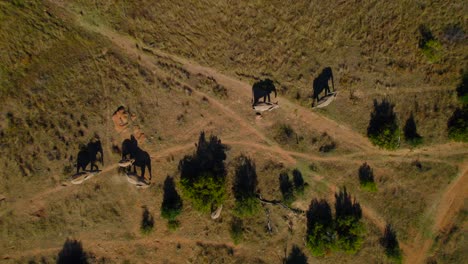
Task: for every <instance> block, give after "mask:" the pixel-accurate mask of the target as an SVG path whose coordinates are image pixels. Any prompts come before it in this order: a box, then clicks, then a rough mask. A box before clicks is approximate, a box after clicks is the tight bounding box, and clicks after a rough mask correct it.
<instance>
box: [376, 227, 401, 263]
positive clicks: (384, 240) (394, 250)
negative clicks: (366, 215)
mask: <svg viewBox="0 0 468 264" xmlns="http://www.w3.org/2000/svg"><path fill="white" fill-rule="evenodd" d="M380 244H381V245H382V246H383V247H384V248H385V254H387V256H390V257H393V258H401V250H400V245H399V243H398V240H397V236H396V232H395V230H394V229H393V227H392V226H391V225H390V224H387V226H386V227H385V231H384V233H383V236H382V237H381V238H380Z"/></svg>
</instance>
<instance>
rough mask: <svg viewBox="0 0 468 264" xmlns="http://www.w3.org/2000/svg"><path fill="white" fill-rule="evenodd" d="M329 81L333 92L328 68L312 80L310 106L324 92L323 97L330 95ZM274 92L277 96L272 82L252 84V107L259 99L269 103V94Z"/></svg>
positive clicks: (331, 78)
mask: <svg viewBox="0 0 468 264" xmlns="http://www.w3.org/2000/svg"><path fill="white" fill-rule="evenodd" d="M329 81H331V84H332V89H333V91H335V85H334V82H333V72H332V69H331V68H330V67H325V68H324V69H323V70H322V72H321V73H320V74H319V75H318V76H317V77H316V78H315V79H314V81H313V83H312V92H313V95H312V99H313V101H312V106H314V105H315V103H316V102H318V101H319V100H320V94H321V93H322V92H323V91H325V96H327V95H329V94H330V93H331V91H330V86H329ZM272 92H274V93H275V97H276V95H277V92H276V87H275V85H274V83H273V81H272V80H270V79H265V80H260V81H257V82H256V83H254V85H253V86H252V107H253V108H255V106H256V105H257V104H259V101H260V99H262V98H263V103H270V102H271V100H270V94H271V93H272Z"/></svg>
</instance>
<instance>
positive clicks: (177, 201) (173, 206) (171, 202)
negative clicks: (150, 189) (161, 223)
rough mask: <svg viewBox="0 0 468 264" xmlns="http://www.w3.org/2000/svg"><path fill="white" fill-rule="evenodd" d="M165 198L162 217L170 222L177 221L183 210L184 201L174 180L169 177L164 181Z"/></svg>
mask: <svg viewBox="0 0 468 264" xmlns="http://www.w3.org/2000/svg"><path fill="white" fill-rule="evenodd" d="M163 189H164V196H163V202H162V206H161V216H162V217H164V218H166V219H168V220H169V221H173V220H175V218H176V217H177V216H178V215H179V214H180V212H181V210H182V199H181V197H180V195H179V194H178V193H177V190H176V188H175V183H174V178H172V177H170V176H167V177H166V180H164V187H163Z"/></svg>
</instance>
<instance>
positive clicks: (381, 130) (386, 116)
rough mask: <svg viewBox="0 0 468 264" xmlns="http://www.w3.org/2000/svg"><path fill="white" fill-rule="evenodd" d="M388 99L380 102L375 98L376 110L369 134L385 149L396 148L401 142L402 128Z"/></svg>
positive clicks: (373, 140) (372, 115) (373, 141)
mask: <svg viewBox="0 0 468 264" xmlns="http://www.w3.org/2000/svg"><path fill="white" fill-rule="evenodd" d="M394 107H395V106H394V105H393V104H391V103H390V102H389V101H387V100H386V99H384V100H382V102H381V103H378V102H377V100H374V111H373V112H372V113H371V119H370V121H369V126H368V127H367V136H368V137H369V139H370V141H371V142H372V143H373V144H374V145H377V146H379V147H382V148H385V149H396V148H398V146H399V144H400V129H399V127H398V123H397V117H396V114H395V112H394V111H393V108H394Z"/></svg>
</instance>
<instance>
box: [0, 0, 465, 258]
mask: <svg viewBox="0 0 468 264" xmlns="http://www.w3.org/2000/svg"><path fill="white" fill-rule="evenodd" d="M111 2H112V3H111ZM13 3H16V5H15V4H13ZM18 3H24V4H18ZM73 3H74V4H76V6H74V7H73V8H75V11H81V10H83V16H82V18H83V19H85V20H88V21H92V22H93V23H95V24H101V23H102V24H108V25H111V26H113V27H114V28H115V29H117V30H119V31H122V32H127V33H129V34H130V35H132V36H135V37H136V38H137V39H136V40H131V41H132V42H131V44H132V47H133V42H134V43H135V49H136V50H138V52H139V53H138V54H139V56H135V57H132V56H130V55H129V54H128V52H126V51H125V50H123V49H122V48H118V47H117V46H116V45H115V43H112V40H110V39H107V38H104V37H102V36H101V35H99V34H97V33H93V32H90V31H86V30H84V29H83V28H80V27H78V26H76V23H74V21H73V18H72V16H69V14H68V13H66V12H63V11H62V10H61V9H59V8H57V7H54V5H47V4H44V3H42V2H41V3H39V2H35V1H31V2H30V1H3V2H0V21H1V22H0V25H1V27H0V39H1V41H0V50H2V51H3V52H0V61H2V63H1V64H0V97H1V99H2V100H1V101H2V102H5V103H3V104H2V105H1V106H0V107H1V108H0V110H1V111H0V113H1V115H0V135H1V137H0V146H1V147H2V149H3V150H5V153H2V156H1V157H0V181H1V184H0V194H1V195H4V196H5V197H6V199H5V201H0V214H1V220H0V230H1V231H0V248H5V249H6V252H7V254H9V255H7V256H10V257H11V259H5V261H7V262H12V263H14V262H15V261H17V262H27V261H29V260H32V259H34V260H36V261H40V258H41V257H44V258H45V259H46V261H48V262H53V261H54V259H55V258H56V256H57V253H58V251H59V250H60V248H61V247H62V245H63V243H64V241H65V239H66V238H67V237H74V238H77V239H79V240H81V241H82V242H83V246H84V249H85V250H86V251H89V252H91V253H92V254H93V255H94V256H95V257H96V259H95V262H98V261H101V262H104V263H107V262H109V263H115V262H118V263H120V262H127V263H128V262H129V263H134V262H135V263H142V262H145V261H148V260H149V259H161V258H162V259H161V260H162V261H166V262H167V263H179V262H183V261H189V262H191V263H200V262H226V263H275V262H279V261H280V260H281V258H282V257H284V250H285V248H286V249H288V250H290V248H291V247H292V245H293V244H294V245H298V246H299V248H301V249H302V250H303V251H304V253H305V254H306V255H307V256H308V257H309V260H310V261H311V262H312V261H315V262H319V263H340V262H342V261H344V260H346V261H347V262H349V263H363V262H385V261H386V259H385V257H384V251H383V249H382V247H381V246H380V245H379V243H378V240H379V238H380V236H381V230H379V228H378V227H376V225H375V223H374V222H373V221H372V220H369V219H367V220H366V222H365V225H366V230H367V234H366V237H365V241H364V244H363V248H362V250H360V251H359V252H358V253H357V254H356V255H353V256H350V255H345V254H342V253H336V254H335V253H334V254H331V255H330V256H327V257H326V258H323V259H315V258H314V259H312V258H311V257H310V254H309V253H308V252H307V251H306V249H305V248H304V241H303V238H304V235H305V231H306V230H305V229H306V227H305V219H304V217H302V216H294V215H292V214H290V213H289V211H287V210H285V209H283V208H280V207H277V206H271V205H266V206H265V207H264V208H262V210H261V211H260V212H259V213H258V214H257V215H255V216H252V217H250V218H248V219H244V222H245V223H248V225H244V230H243V235H244V239H243V240H242V242H241V244H240V245H238V246H235V245H233V243H232V241H231V238H230V234H229V223H230V220H231V217H232V210H233V208H234V198H233V196H232V194H231V193H230V194H229V197H228V199H227V201H226V203H225V205H224V206H225V207H224V210H223V214H222V217H221V218H220V219H219V220H216V221H212V220H210V219H209V216H208V215H202V214H200V213H199V212H197V211H195V210H194V209H193V208H192V207H191V205H190V204H189V202H188V201H187V202H186V201H184V208H183V212H182V213H181V215H180V216H179V217H178V220H179V221H180V228H179V229H177V230H175V231H171V230H169V229H168V228H167V226H166V222H165V221H164V219H162V218H161V217H160V215H159V212H160V206H161V202H162V191H163V190H162V183H163V180H164V179H165V178H166V176H167V175H171V176H174V177H175V179H176V181H178V172H177V165H178V161H179V160H180V159H181V158H182V157H183V155H184V154H188V153H191V152H192V151H193V149H194V146H193V143H194V142H195V141H196V138H197V136H198V133H199V132H200V131H201V130H205V131H207V133H208V134H210V133H213V134H215V135H217V136H219V137H220V138H221V139H222V140H223V141H225V142H229V143H228V145H229V147H230V150H229V152H228V160H227V164H228V169H229V175H228V185H227V186H226V188H228V190H229V191H230V188H231V182H232V177H233V176H232V170H233V168H232V158H233V157H236V156H238V155H239V154H241V153H244V154H246V155H248V156H251V157H253V158H254V160H255V163H256V165H257V170H258V179H259V185H258V186H259V189H260V191H261V193H262V195H263V196H264V197H265V198H267V199H281V198H282V196H281V192H280V190H279V181H278V175H279V174H280V172H283V171H291V170H292V169H293V168H298V169H299V170H300V171H301V172H302V174H303V177H304V180H305V181H306V182H307V183H308V184H309V185H308V187H307V188H306V190H305V193H304V195H303V196H298V197H297V201H295V202H294V203H293V206H295V207H298V208H301V209H303V210H306V209H307V207H308V205H309V203H310V200H311V199H312V198H325V199H328V200H329V202H330V203H331V204H332V203H333V202H334V201H333V199H332V198H331V196H332V193H331V191H330V189H331V188H332V187H333V186H342V185H346V186H347V187H348V189H349V190H351V192H352V194H353V196H356V197H357V199H358V201H360V202H361V203H362V204H363V205H366V206H369V207H370V208H372V209H374V210H375V211H378V212H379V213H381V216H382V217H383V218H385V221H388V222H391V223H392V224H393V225H394V226H395V228H396V229H397V231H398V235H399V236H400V238H401V239H402V240H403V241H406V240H407V239H409V237H410V235H412V234H413V232H414V230H417V231H418V232H419V231H420V232H426V233H427V232H428V230H429V228H428V225H429V224H430V223H429V222H428V221H429V220H428V219H430V215H431V213H433V212H431V208H432V205H433V203H434V202H435V201H436V200H437V199H438V195H439V193H438V192H439V190H442V189H444V187H445V186H447V185H448V183H449V181H450V180H451V179H452V177H453V175H455V173H456V169H455V166H454V165H452V162H457V163H458V162H461V161H463V160H464V159H465V158H466V157H464V155H463V153H462V154H453V155H451V156H448V157H445V156H444V157H440V161H438V162H432V161H421V163H422V169H418V168H417V166H416V165H415V164H414V163H412V162H413V161H414V160H415V159H416V158H414V155H413V156H412V157H411V158H410V157H408V160H404V159H401V158H395V157H392V156H391V155H388V156H374V155H369V156H368V157H362V156H359V155H360V153H359V152H360V149H357V148H356V147H355V146H353V145H350V144H346V143H347V141H346V140H345V139H342V138H339V137H337V136H336V134H335V133H334V132H333V131H329V132H330V133H327V134H326V135H325V134H323V131H322V130H320V131H319V130H318V129H317V128H316V127H315V126H307V125H305V124H304V123H302V121H301V120H302V119H301V118H299V117H300V116H299V115H298V112H297V110H293V109H288V110H290V111H289V112H288V111H286V110H285V111H282V109H283V108H280V110H278V111H275V112H268V113H264V114H263V119H261V120H257V119H255V115H254V113H253V112H252V110H251V109H250V108H249V107H246V106H249V99H248V98H247V97H246V95H245V94H244V95H242V93H241V92H239V93H236V92H237V91H235V90H234V89H228V88H226V87H223V86H222V85H221V84H219V83H218V82H217V81H216V80H215V79H214V78H210V77H209V76H206V75H203V74H191V73H189V72H188V71H187V70H186V69H185V68H184V67H183V66H182V65H181V64H180V63H178V62H175V61H174V60H172V59H170V58H166V57H164V56H160V55H157V54H156V53H154V52H153V51H151V50H150V49H148V47H158V48H161V49H162V50H165V51H167V52H170V53H174V54H179V55H182V56H183V57H186V58H189V59H194V60H196V61H199V62H201V63H203V64H207V65H211V66H214V67H215V68H217V69H220V70H223V71H226V72H228V73H229V74H231V75H237V76H240V77H241V78H244V79H246V80H249V81H250V82H253V80H254V79H255V78H257V77H260V76H270V77H271V78H273V79H275V80H276V81H277V86H278V88H279V89H280V90H281V91H282V93H283V94H286V95H287V96H289V97H290V98H296V102H297V103H299V104H303V105H306V104H308V103H309V102H308V99H307V98H306V97H307V96H308V94H309V93H310V90H311V88H310V86H311V85H310V83H311V81H312V79H313V77H314V75H315V74H316V72H318V71H319V70H320V68H322V67H324V66H328V65H331V66H332V68H333V70H334V71H335V78H336V79H335V85H336V86H337V87H338V89H340V90H341V95H340V96H339V97H338V99H337V100H336V102H335V103H334V104H332V105H331V106H330V107H328V108H327V109H326V110H321V111H319V113H322V114H324V115H326V116H329V117H332V118H333V119H335V120H337V121H338V122H339V123H345V124H348V125H349V127H351V128H353V129H354V130H356V131H359V132H361V133H362V134H364V133H365V130H366V127H367V124H368V119H369V113H370V111H371V106H372V99H374V98H381V97H383V96H384V94H385V93H387V92H388V96H389V97H390V98H391V100H392V101H394V102H395V103H396V105H397V106H396V109H397V112H398V114H399V118H400V121H401V122H402V123H403V122H404V121H405V119H406V118H407V116H409V113H410V112H411V111H413V113H414V115H415V119H416V122H417V124H418V130H419V132H420V134H421V135H422V136H423V137H424V142H425V144H433V143H438V142H444V141H445V140H446V135H445V126H444V125H445V122H446V119H447V116H449V115H450V114H451V111H452V110H453V107H454V105H455V102H454V100H455V99H454V98H453V93H449V92H445V91H443V89H445V88H450V87H451V85H452V83H455V82H456V78H457V76H458V75H457V74H458V72H457V71H458V70H459V69H461V67H463V66H464V65H463V63H465V62H466V59H465V58H463V57H462V58H461V59H460V56H459V55H457V54H462V52H461V50H462V49H463V47H464V46H463V45H462V44H460V43H459V42H456V41H450V42H444V41H442V35H443V33H444V27H445V26H446V25H450V24H454V23H456V22H457V21H458V20H459V19H460V16H461V15H457V14H461V12H462V10H463V9H464V8H465V9H466V7H464V5H462V4H461V3H460V4H457V3H453V4H452V5H447V6H444V5H443V4H442V2H441V3H433V4H431V5H424V7H423V5H422V4H416V3H413V2H411V1H409V2H405V1H400V2H398V3H384V2H382V3H380V2H378V3H376V2H372V1H365V3H363V4H362V5H353V4H351V3H348V2H344V3H341V4H338V3H337V2H336V3H335V2H333V1H331V2H330V1H329V2H322V1H319V2H318V3H314V4H305V3H298V2H294V3H288V2H284V1H273V2H269V4H268V5H265V3H263V2H262V1H256V2H250V3H240V2H239V3H237V2H232V1H214V3H213V2H211V1H196V2H195V1H193V2H180V3H174V2H173V1H159V2H158V3H151V4H150V2H149V1H143V0H141V1H135V2H131V3H130V2H128V1H127V2H125V3H124V2H122V1H120V2H118V3H114V1H88V0H75V1H74V2H73ZM457 5H458V6H457ZM460 6H461V7H460ZM44 10H46V11H47V12H46V11H44ZM327 10H334V11H333V12H326V11H327ZM350 10H353V17H352V19H351V18H350V15H349V14H350ZM382 10H385V12H382ZM401 10H407V12H408V13H407V12H400V11H401ZM77 13H79V12H77ZM448 13H451V14H452V15H451V16H450V17H445V16H444V14H448ZM407 14H412V16H411V17H410V16H409V15H407ZM442 18H444V19H443V20H442ZM442 21H443V22H442ZM418 24H428V25H429V26H430V28H431V29H432V30H433V32H434V34H435V35H437V36H438V37H439V38H440V39H441V41H442V44H443V48H444V49H443V51H442V55H441V58H440V60H439V62H438V63H433V64H430V63H428V62H427V60H426V58H424V57H423V55H422V54H421V53H420V50H419V49H418V48H417V41H418V40H417V26H418ZM462 26H463V27H465V28H466V25H462ZM137 43H138V44H137ZM142 43H143V44H142ZM432 86H435V87H436V88H437V89H438V88H439V87H442V88H443V89H442V90H440V91H439V90H437V89H436V90H437V91H432V90H430V91H427V90H429V88H430V87H432ZM427 87H429V88H427ZM374 88H375V89H374ZM426 88H427V89H426ZM351 91H354V92H353V95H354V96H351ZM408 91H414V94H413V92H408ZM407 92H408V93H407ZM239 94H240V95H239ZM298 94H299V96H297V95H298ZM413 95H415V96H413ZM217 103H219V104H220V105H221V106H219V105H218V104H217ZM280 104H281V103H280ZM120 105H124V106H126V107H128V108H129V109H130V111H131V112H132V113H134V114H135V115H136V116H137V119H136V120H135V122H134V124H133V125H135V126H138V127H139V128H140V129H141V130H142V131H143V132H144V133H145V134H146V138H147V140H146V141H145V142H144V143H142V144H141V145H140V146H141V147H142V148H143V149H144V150H146V151H148V152H150V154H151V155H152V156H153V164H152V166H153V179H154V181H153V183H154V184H153V185H152V186H151V187H150V188H149V189H147V190H136V189H135V188H134V186H130V185H128V184H127V182H126V180H125V178H123V176H121V175H118V172H117V170H116V169H115V170H110V171H107V172H105V173H102V174H100V175H99V176H97V177H96V178H95V179H92V180H90V181H88V182H86V183H85V184H83V185H80V186H67V187H60V184H61V183H63V182H66V181H67V180H68V177H69V176H70V174H71V173H72V171H74V168H73V164H74V162H75V159H76V154H77V152H78V150H79V146H80V144H85V143H87V142H88V140H89V139H90V138H92V137H94V136H95V135H96V134H97V135H99V136H100V138H101V140H102V142H103V145H104V149H105V153H104V156H105V164H106V166H108V165H109V164H115V162H117V161H118V160H119V159H120V156H119V155H118V154H116V153H113V152H112V151H111V146H112V144H111V142H117V144H120V142H121V140H122V139H123V137H121V135H119V134H118V133H117V132H115V131H114V129H113V126H112V121H111V119H110V118H111V116H112V113H113V111H115V110H116V109H117V107H118V106H120ZM223 106H224V107H225V108H222V107H223ZM226 109H228V110H229V109H232V112H229V111H228V110H226ZM285 109H286V107H285ZM239 120H241V121H243V123H242V124H240V123H239ZM279 124H287V125H289V126H291V128H292V129H293V131H294V133H293V135H294V136H293V137H292V138H291V139H289V138H287V139H286V140H285V141H284V140H278V139H277V138H276V136H277V132H278V126H279ZM317 125H319V124H317ZM434 127H437V129H434ZM127 132H129V131H127ZM127 132H125V133H127ZM125 133H123V134H125ZM254 143H256V144H258V145H261V146H262V147H263V148H260V147H258V146H253V144H254ZM331 145H334V148H331V149H329V151H327V152H326V153H324V151H321V149H322V150H323V148H322V147H323V146H331ZM178 147H180V149H178ZM171 148H174V149H172V150H171ZM167 149H169V150H171V151H168V152H167V153H165V152H164V151H165V150H167ZM280 150H287V151H290V152H297V154H298V155H299V154H301V155H302V156H297V157H296V156H295V158H296V160H297V162H296V163H294V162H291V161H290V160H288V159H287V158H286V156H288V155H289V154H288V153H286V154H285V153H284V152H281V151H280ZM275 151H276V152H275ZM161 153H162V154H161ZM158 154H160V155H159V156H158ZM309 154H310V155H309ZM291 155H292V154H291ZM308 155H309V156H308ZM298 157H301V158H298ZM398 157H400V156H398ZM422 159H423V158H422ZM365 160H366V161H368V162H369V163H370V164H371V166H372V167H373V168H374V172H375V175H376V184H377V186H378V190H379V191H378V192H377V193H368V192H365V191H361V190H360V189H359V181H358V176H357V170H358V168H359V166H360V164H362V162H363V161H365ZM31 200H32V201H31ZM142 206H146V207H147V208H148V210H149V211H150V213H151V214H152V215H153V216H154V219H155V226H154V230H153V232H152V233H150V234H148V235H143V234H141V233H140V231H139V228H140V221H141V214H142V212H143V209H142ZM264 209H268V210H270V215H271V221H272V224H273V233H272V234H268V233H267V232H266V231H265V225H266V215H265V211H264ZM291 226H292V228H291ZM429 235H432V234H429ZM457 241H458V240H457ZM454 243H455V242H454ZM457 243H458V242H457ZM0 257H3V256H0Z"/></svg>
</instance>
